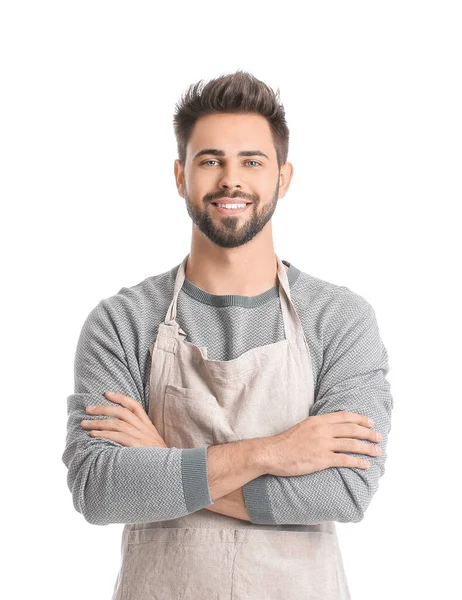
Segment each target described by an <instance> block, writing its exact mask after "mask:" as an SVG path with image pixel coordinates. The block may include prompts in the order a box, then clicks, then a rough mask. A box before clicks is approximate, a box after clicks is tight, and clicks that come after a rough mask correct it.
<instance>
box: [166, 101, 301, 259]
mask: <svg viewBox="0 0 462 600" xmlns="http://www.w3.org/2000/svg"><path fill="white" fill-rule="evenodd" d="M290 170H291V165H290V163H286V165H284V167H283V169H282V170H281V174H282V177H281V179H280V173H279V169H278V165H277V155H276V149H275V147H274V143H273V139H272V136H271V129H270V126H269V124H268V121H267V120H266V119H265V118H264V117H262V116H261V115H258V114H230V113H219V114H212V115H206V116H205V117H201V118H200V119H198V120H197V122H196V124H195V126H194V129H193V132H192V135H191V138H190V140H189V143H188V146H187V152H186V164H185V168H184V170H183V169H182V167H181V163H180V161H179V160H176V161H175V175H176V178H177V186H178V191H179V193H180V195H181V196H183V197H184V199H185V203H186V208H187V211H188V214H189V216H190V217H191V219H192V221H193V223H194V225H195V226H196V227H197V228H198V229H199V230H200V231H201V232H202V233H203V234H204V235H205V236H207V238H208V239H209V240H210V241H212V242H213V243H214V244H216V245H218V246H221V247H223V248H234V247H236V246H241V245H243V244H245V243H247V242H249V241H250V240H251V239H252V238H254V237H255V236H256V235H257V234H258V233H259V232H260V231H261V230H262V229H263V228H264V227H265V225H266V224H267V223H268V221H269V220H270V219H271V217H272V216H273V213H274V211H275V209H276V204H277V201H278V198H279V197H282V196H283V195H284V194H285V191H286V189H287V187H288V184H289V183H290V180H289V181H286V184H285V185H284V184H282V183H281V182H282V181H284V180H286V179H288V177H287V175H288V173H287V172H288V171H290ZM290 174H291V173H290ZM230 199H231V200H232V203H233V204H240V203H246V207H245V209H244V210H242V211H240V212H238V211H236V212H234V213H233V212H229V213H228V212H227V210H228V209H221V210H220V209H218V208H217V207H216V206H215V204H214V203H217V202H218V203H220V202H221V203H229V202H230Z"/></svg>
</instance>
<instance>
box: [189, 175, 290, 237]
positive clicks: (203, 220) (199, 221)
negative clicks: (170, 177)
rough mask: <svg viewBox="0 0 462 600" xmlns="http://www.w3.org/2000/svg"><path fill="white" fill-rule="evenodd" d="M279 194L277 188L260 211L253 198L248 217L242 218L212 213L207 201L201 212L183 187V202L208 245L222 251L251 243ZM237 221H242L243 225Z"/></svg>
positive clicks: (212, 209) (274, 206)
mask: <svg viewBox="0 0 462 600" xmlns="http://www.w3.org/2000/svg"><path fill="white" fill-rule="evenodd" d="M278 192H279V186H276V190H275V192H274V195H273V197H272V199H271V201H270V202H268V203H267V204H264V205H263V207H262V209H261V210H260V211H258V205H259V204H260V202H259V200H258V198H255V197H254V198H253V199H252V204H251V205H250V208H247V211H248V213H249V214H246V216H245V217H241V216H240V215H235V216H233V215H230V216H229V217H228V216H226V215H222V214H220V213H218V212H217V213H215V214H212V211H214V208H213V206H212V204H211V202H210V201H209V202H206V203H205V206H204V208H203V209H202V208H200V207H198V206H195V205H194V204H193V203H192V202H191V200H190V198H189V195H188V192H187V190H186V185H185V189H184V199H185V203H186V209H187V211H188V214H189V216H190V217H191V220H192V222H193V223H194V225H196V227H197V228H198V229H199V230H200V231H201V232H202V233H203V234H204V235H205V236H207V237H208V239H209V240H210V241H211V242H213V243H214V244H216V245H217V246H221V247H222V248H236V247H237V246H242V245H243V244H246V243H247V242H250V240H251V239H253V238H254V237H255V236H256V235H257V234H258V233H260V231H261V230H262V229H263V227H265V225H266V224H267V223H268V221H269V220H270V219H271V217H272V216H273V214H274V211H275V210H276V205H277V202H278V197H279V195H278ZM231 197H233V196H231ZM217 202H219V200H217ZM236 202H239V198H236ZM240 221H243V224H242V225H241V224H240Z"/></svg>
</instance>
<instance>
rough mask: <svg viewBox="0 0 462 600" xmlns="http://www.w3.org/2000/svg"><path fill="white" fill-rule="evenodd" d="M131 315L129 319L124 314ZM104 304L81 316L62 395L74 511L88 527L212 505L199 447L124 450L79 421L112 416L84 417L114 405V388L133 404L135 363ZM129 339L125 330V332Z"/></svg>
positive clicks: (138, 387)
mask: <svg viewBox="0 0 462 600" xmlns="http://www.w3.org/2000/svg"><path fill="white" fill-rule="evenodd" d="M132 316H133V315H132ZM114 323H115V320H114V315H113V314H111V310H110V306H109V305H108V301H107V300H102V301H101V302H100V303H99V304H98V305H97V306H96V307H95V308H94V309H93V310H92V311H91V312H90V314H89V315H88V317H87V318H86V320H85V322H84V325H83V327H82V330H81V333H80V336H79V339H78V343H77V350H76V355H75V362H74V377H75V387H74V392H75V393H74V394H71V395H70V396H68V397H67V414H68V420H67V436H66V444H65V449H64V453H63V454H62V461H63V462H64V464H65V465H66V467H67V469H68V473H67V484H68V487H69V490H70V492H71V493H72V498H73V503H74V508H75V509H76V510H77V511H78V512H79V513H81V514H82V515H83V517H84V518H85V520H86V521H88V522H89V523H92V524H95V525H108V524H110V523H144V522H154V521H164V520H168V519H174V518H177V517H181V516H184V515H186V514H189V513H192V512H195V511H197V510H199V509H201V508H204V507H205V506H209V505H210V504H213V502H212V499H211V497H210V490H209V486H208V478H207V447H206V446H204V447H200V448H185V449H181V448H174V447H173V448H154V447H153V448H149V447H128V446H127V447H126V446H123V445H122V444H119V443H118V442H115V441H113V440H109V439H107V438H102V437H101V438H99V437H92V436H90V431H89V430H86V429H84V428H83V427H82V426H81V421H82V420H83V419H87V420H90V419H93V418H95V419H101V418H104V419H113V418H116V417H110V416H101V415H95V416H91V415H89V414H87V413H86V412H85V408H86V407H87V406H89V405H95V404H107V405H112V406H113V405H114V403H112V402H110V401H109V400H107V399H106V397H105V396H104V392H106V391H116V392H120V393H122V394H125V395H127V396H130V397H131V398H134V399H136V400H137V401H138V402H140V403H141V405H142V406H143V408H144V410H145V411H146V413H147V412H148V410H147V408H148V407H147V405H146V402H145V400H144V394H143V389H142V384H141V382H140V377H139V373H138V372H136V366H134V365H133V362H132V364H131V369H130V368H129V365H128V361H127V358H126V353H125V352H124V348H123V346H122V343H121V333H124V334H125V335H126V332H121V331H117V328H116V326H115V324H114ZM130 334H131V332H130Z"/></svg>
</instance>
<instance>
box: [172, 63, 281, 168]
mask: <svg viewBox="0 0 462 600" xmlns="http://www.w3.org/2000/svg"><path fill="white" fill-rule="evenodd" d="M212 113H257V114H259V115H261V116H262V117H265V118H266V119H267V121H268V123H269V125H270V128H271V134H272V137H273V143H274V147H275V149H276V154H277V161H278V169H280V168H281V166H282V165H283V164H284V163H285V162H287V155H288V152H289V128H288V126H287V123H286V118H285V111H284V107H283V105H282V104H280V102H279V88H278V89H277V90H276V92H274V91H273V89H272V88H271V87H269V86H268V85H267V84H266V83H263V81H260V80H259V79H257V78H256V77H254V75H252V74H251V73H247V72H245V71H242V70H240V69H238V70H237V71H236V72H235V73H230V74H227V75H221V76H220V77H217V78H215V79H211V80H210V81H209V82H208V83H207V84H205V85H203V80H202V79H201V80H200V81H199V82H198V83H194V84H191V85H190V86H189V87H188V89H187V91H186V92H185V93H184V94H183V95H182V97H181V99H180V101H179V102H177V103H176V104H175V113H174V118H173V128H174V132H175V137H176V143H177V148H178V158H179V160H180V163H181V165H182V166H183V168H184V165H185V162H186V146H187V144H188V141H189V139H190V137H191V134H192V130H193V127H194V125H195V123H196V121H197V120H198V119H199V118H200V117H203V116H204V115H208V114H212Z"/></svg>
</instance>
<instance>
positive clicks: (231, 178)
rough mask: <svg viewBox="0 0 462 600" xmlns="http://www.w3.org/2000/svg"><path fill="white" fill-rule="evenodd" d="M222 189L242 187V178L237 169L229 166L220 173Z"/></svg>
mask: <svg viewBox="0 0 462 600" xmlns="http://www.w3.org/2000/svg"><path fill="white" fill-rule="evenodd" d="M218 185H219V187H220V189H221V190H228V189H229V190H230V191H232V190H233V189H234V188H238V189H240V190H241V189H242V185H241V180H240V177H239V175H238V172H237V170H236V169H233V168H231V167H230V166H228V167H227V168H224V169H223V170H222V172H221V174H220V181H219V183H218Z"/></svg>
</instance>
